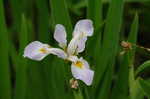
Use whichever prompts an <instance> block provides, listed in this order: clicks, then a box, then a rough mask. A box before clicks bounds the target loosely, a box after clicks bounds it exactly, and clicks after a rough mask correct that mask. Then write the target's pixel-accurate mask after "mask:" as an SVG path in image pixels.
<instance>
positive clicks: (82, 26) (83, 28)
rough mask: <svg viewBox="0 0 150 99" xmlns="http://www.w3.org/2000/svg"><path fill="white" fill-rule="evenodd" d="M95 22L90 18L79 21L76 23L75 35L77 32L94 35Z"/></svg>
mask: <svg viewBox="0 0 150 99" xmlns="http://www.w3.org/2000/svg"><path fill="white" fill-rule="evenodd" d="M93 31H94V28H93V22H92V21H91V20H89V19H83V20H80V21H78V22H77V24H76V25H75V29H74V32H73V36H75V35H77V34H81V33H83V35H85V36H92V35H93Z"/></svg>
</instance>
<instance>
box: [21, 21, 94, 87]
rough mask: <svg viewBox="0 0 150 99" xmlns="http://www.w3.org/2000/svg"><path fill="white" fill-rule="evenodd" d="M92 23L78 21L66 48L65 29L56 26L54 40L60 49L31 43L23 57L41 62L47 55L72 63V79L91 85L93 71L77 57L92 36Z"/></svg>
mask: <svg viewBox="0 0 150 99" xmlns="http://www.w3.org/2000/svg"><path fill="white" fill-rule="evenodd" d="M93 31H94V28H93V23H92V21H91V20H88V19H85V20H80V21H78V22H77V24H76V25H75V29H74V31H73V37H72V40H71V41H70V43H69V44H68V46H67V39H66V37H67V35H66V30H65V27H64V26H63V25H61V24H57V25H56V27H55V32H54V39H55V40H56V41H57V42H58V44H59V46H60V47H61V48H62V49H60V48H53V47H51V46H50V45H48V44H43V43H41V42H39V41H34V42H31V43H30V44H29V45H27V47H26V48H25V50H24V55H23V56H24V57H27V58H29V59H32V60H37V61H41V60H42V59H43V58H45V57H46V56H47V55H49V54H53V55H56V56H58V57H59V58H62V59H64V60H68V61H71V62H72V65H71V72H72V75H73V77H74V78H76V79H79V80H82V81H83V82H84V83H85V84H87V85H91V84H92V81H93V76H94V71H92V70H91V69H90V67H89V64H88V62H87V61H86V60H84V59H83V58H82V57H81V58H78V57H77V55H78V54H79V53H81V52H83V51H84V49H85V43H86V41H87V37H88V36H92V35H93Z"/></svg>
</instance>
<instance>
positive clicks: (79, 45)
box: [77, 37, 87, 53]
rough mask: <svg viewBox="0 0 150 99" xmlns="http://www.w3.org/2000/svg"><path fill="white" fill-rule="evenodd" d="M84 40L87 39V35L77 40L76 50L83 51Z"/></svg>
mask: <svg viewBox="0 0 150 99" xmlns="http://www.w3.org/2000/svg"><path fill="white" fill-rule="evenodd" d="M86 41H87V37H84V38H82V39H81V40H79V42H78V48H77V52H78V53H81V52H83V51H84V49H85V44H86Z"/></svg>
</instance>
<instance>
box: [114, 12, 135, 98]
mask: <svg viewBox="0 0 150 99" xmlns="http://www.w3.org/2000/svg"><path fill="white" fill-rule="evenodd" d="M137 30H138V16H137V15H135V18H134V20H133V23H132V26H131V31H130V33H129V38H128V41H129V42H132V43H136V39H137ZM133 50H134V51H135V49H133ZM134 51H133V52H132V54H133V53H134ZM133 57H134V55H131V56H130V57H129V56H128V53H127V54H125V55H124V56H120V57H119V58H121V60H120V68H119V72H118V80H117V81H116V86H115V87H114V89H113V93H112V98H113V99H120V98H126V96H127V95H128V86H129V84H128V79H129V69H128V67H129V65H131V64H130V63H129V60H130V59H131V58H133ZM130 62H131V63H133V59H132V60H130ZM118 93H119V95H118Z"/></svg>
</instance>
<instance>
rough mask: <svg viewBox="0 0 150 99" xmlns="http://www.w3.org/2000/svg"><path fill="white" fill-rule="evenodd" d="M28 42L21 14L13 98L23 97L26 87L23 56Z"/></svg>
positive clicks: (24, 19)
mask: <svg viewBox="0 0 150 99" xmlns="http://www.w3.org/2000/svg"><path fill="white" fill-rule="evenodd" d="M27 43H28V31H27V21H26V18H25V16H24V15H22V23H21V31H20V35H19V53H20V55H19V57H18V58H19V60H18V67H16V89H15V99H25V96H26V87H27V60H26V59H24V58H23V50H24V47H25V46H26V45H27Z"/></svg>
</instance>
